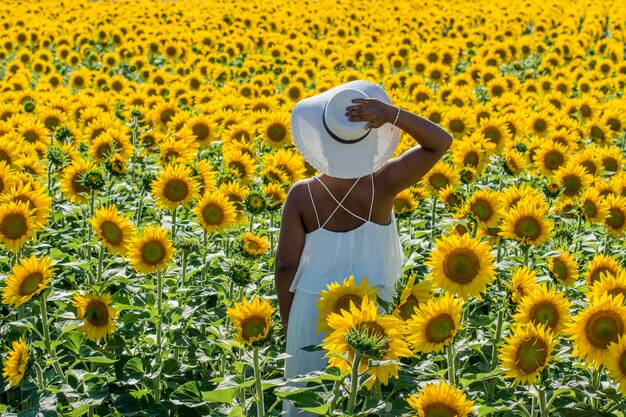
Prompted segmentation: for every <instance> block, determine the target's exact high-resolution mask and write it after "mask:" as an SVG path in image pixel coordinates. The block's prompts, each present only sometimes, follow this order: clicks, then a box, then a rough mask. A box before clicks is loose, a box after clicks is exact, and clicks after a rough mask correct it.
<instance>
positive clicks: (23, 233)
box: [0, 201, 35, 252]
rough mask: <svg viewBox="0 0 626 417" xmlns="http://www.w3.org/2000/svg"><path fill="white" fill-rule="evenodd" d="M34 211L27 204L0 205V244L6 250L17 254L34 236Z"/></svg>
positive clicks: (10, 203)
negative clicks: (2, 244)
mask: <svg viewBox="0 0 626 417" xmlns="http://www.w3.org/2000/svg"><path fill="white" fill-rule="evenodd" d="M34 214H35V211H34V210H30V209H29V208H28V203H24V202H21V201H11V202H9V203H4V204H0V243H4V246H5V248H6V249H7V250H9V251H11V252H17V251H18V250H19V249H20V248H21V247H22V245H23V244H24V243H25V242H26V241H27V240H28V239H30V238H31V237H32V236H33V235H34V234H35V227H34V222H33V215H34Z"/></svg>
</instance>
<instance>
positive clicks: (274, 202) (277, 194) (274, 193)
mask: <svg viewBox="0 0 626 417" xmlns="http://www.w3.org/2000/svg"><path fill="white" fill-rule="evenodd" d="M263 194H264V195H265V198H266V200H267V205H268V208H269V209H270V210H275V209H277V208H279V207H280V205H281V204H282V203H283V202H284V201H285V199H286V198H287V193H285V190H284V189H283V187H282V186H281V185H280V184H276V183H274V182H271V183H269V184H267V185H265V186H264V187H263Z"/></svg>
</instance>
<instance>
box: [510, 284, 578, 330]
mask: <svg viewBox="0 0 626 417" xmlns="http://www.w3.org/2000/svg"><path fill="white" fill-rule="evenodd" d="M570 307H571V303H570V302H569V300H568V298H567V296H566V295H565V294H564V293H562V292H557V291H556V290H555V289H554V288H551V289H548V287H546V286H545V285H536V286H534V288H532V287H531V289H530V291H529V292H528V294H527V295H525V296H524V297H522V299H521V300H520V302H519V303H518V304H517V313H516V314H515V315H514V316H513V320H514V321H515V322H516V323H520V324H524V323H532V324H534V325H535V326H537V325H540V324H542V325H544V326H546V327H547V328H548V329H550V331H551V332H552V333H553V334H554V335H558V334H560V333H561V332H563V331H564V330H565V328H566V327H567V326H568V324H569V321H570V320H571V316H570V314H569V309H570Z"/></svg>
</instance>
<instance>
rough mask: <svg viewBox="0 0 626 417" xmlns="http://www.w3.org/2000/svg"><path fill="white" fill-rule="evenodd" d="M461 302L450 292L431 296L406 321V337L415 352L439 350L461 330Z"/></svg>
mask: <svg viewBox="0 0 626 417" xmlns="http://www.w3.org/2000/svg"><path fill="white" fill-rule="evenodd" d="M462 311H463V302H462V301H461V300H460V299H458V298H454V296H453V295H452V294H445V295H444V296H442V297H440V298H433V299H430V300H428V301H427V302H426V304H424V305H422V306H420V308H419V309H418V310H417V311H415V313H414V314H413V316H412V317H411V318H410V319H409V320H407V321H406V333H407V336H406V339H407V342H409V344H410V345H411V349H413V350H414V351H416V352H426V353H428V352H441V351H442V350H443V349H444V348H445V347H446V346H447V345H449V344H450V343H452V341H453V340H454V336H456V334H457V333H458V332H459V330H461V313H462Z"/></svg>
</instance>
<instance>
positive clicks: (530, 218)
mask: <svg viewBox="0 0 626 417" xmlns="http://www.w3.org/2000/svg"><path fill="white" fill-rule="evenodd" d="M539 207H541V205H539V204H538V202H537V201H535V199H534V198H532V197H527V198H524V199H522V200H521V201H520V202H519V203H518V204H517V206H515V208H513V209H511V210H510V211H509V212H508V213H506V214H505V215H504V217H503V218H502V223H501V225H500V229H501V231H500V236H502V237H504V238H509V239H514V240H517V241H518V242H521V243H526V244H530V245H533V246H539V245H541V244H542V243H544V242H545V241H546V240H548V238H550V236H551V233H552V228H553V227H554V223H553V222H552V221H551V220H547V213H546V210H544V209H543V208H539Z"/></svg>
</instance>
